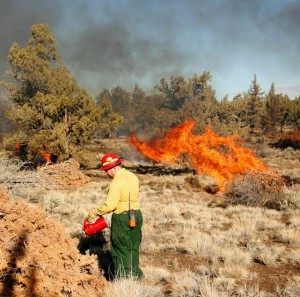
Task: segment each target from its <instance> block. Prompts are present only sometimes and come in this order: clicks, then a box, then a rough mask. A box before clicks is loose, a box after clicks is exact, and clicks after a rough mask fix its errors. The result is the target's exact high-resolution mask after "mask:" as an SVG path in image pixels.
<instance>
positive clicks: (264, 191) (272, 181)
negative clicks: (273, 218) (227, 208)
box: [226, 172, 285, 210]
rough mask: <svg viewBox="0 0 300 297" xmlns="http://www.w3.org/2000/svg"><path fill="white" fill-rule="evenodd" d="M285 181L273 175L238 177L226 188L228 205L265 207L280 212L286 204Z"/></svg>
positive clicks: (262, 174) (245, 175)
mask: <svg viewBox="0 0 300 297" xmlns="http://www.w3.org/2000/svg"><path fill="white" fill-rule="evenodd" d="M283 186H284V182H283V180H282V179H281V178H280V177H278V176H274V175H272V174H266V173H258V172H256V173H254V172H252V173H246V174H244V175H238V176H236V178H235V179H234V181H233V182H232V183H231V184H230V185H228V186H227V188H226V197H227V199H228V203H230V204H233V205H238V204H242V205H248V206H263V207H267V208H271V209H276V210H280V209H282V205H283V202H284V197H285V195H284V193H283V191H282V188H283Z"/></svg>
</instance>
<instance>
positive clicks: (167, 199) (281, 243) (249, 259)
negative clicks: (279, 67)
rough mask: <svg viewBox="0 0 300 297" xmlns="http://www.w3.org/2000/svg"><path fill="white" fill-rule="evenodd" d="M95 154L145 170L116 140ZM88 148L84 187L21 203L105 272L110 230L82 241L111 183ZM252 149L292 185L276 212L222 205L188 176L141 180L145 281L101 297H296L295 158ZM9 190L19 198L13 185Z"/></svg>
mask: <svg viewBox="0 0 300 297" xmlns="http://www.w3.org/2000/svg"><path fill="white" fill-rule="evenodd" d="M97 146H99V144H95V147H97ZM101 146H102V148H105V149H106V150H107V151H111V150H114V151H116V152H117V153H119V154H121V155H122V156H123V157H125V158H128V159H130V160H131V163H130V164H129V166H128V167H129V168H130V167H132V166H133V165H138V164H141V163H143V162H145V160H144V159H143V158H142V157H141V156H139V155H138V154H137V153H136V152H134V151H133V150H132V149H130V148H128V146H127V145H126V144H125V142H124V141H123V140H110V141H109V140H107V141H105V142H101ZM95 147H94V148H90V150H89V149H87V151H89V154H87V153H86V154H84V153H82V155H81V156H80V158H81V159H82V160H84V161H85V163H86V164H87V165H86V166H85V169H84V173H85V174H86V175H89V176H90V177H91V181H90V182H89V183H86V184H85V185H84V186H83V187H80V188H76V189H72V188H69V189H64V190H62V189H60V190H57V189H52V190H51V189H48V190H45V189H43V188H39V187H36V188H34V189H32V188H31V190H30V191H27V192H26V191H25V190H24V191H23V195H24V198H29V201H30V203H34V204H36V203H38V204H41V205H42V206H43V207H44V209H45V210H46V211H47V212H48V213H49V217H51V218H53V219H55V220H57V221H59V222H60V223H62V224H63V226H64V228H65V230H66V232H67V233H69V234H70V236H71V237H73V238H77V242H78V247H79V249H80V250H81V252H86V253H94V254H96V255H98V257H99V258H98V261H99V265H100V266H102V268H103V269H104V270H106V269H107V267H108V265H109V228H107V229H106V230H104V232H103V237H101V239H100V238H86V237H85V236H84V235H83V233H82V222H83V220H84V218H85V217H86V215H87V213H88V211H89V210H90V209H91V208H93V207H95V206H96V205H98V204H100V203H101V202H103V201H104V200H105V198H106V192H107V188H108V185H109V182H110V180H109V179H107V178H106V177H105V176H104V175H103V174H102V173H101V172H100V171H99V170H98V169H97V168H96V166H97V162H98V161H99V158H100V156H101V152H98V151H97V149H95ZM253 148H255V153H256V155H257V156H258V157H259V158H261V159H262V160H263V161H264V162H265V163H266V164H267V165H268V166H269V167H270V168H271V169H273V170H275V171H276V172H277V173H278V174H279V175H280V176H285V177H288V178H289V181H290V182H289V184H288V185H285V186H283V187H282V188H281V189H280V193H281V198H280V199H281V200H280V205H279V207H277V208H276V209H272V208H270V207H265V206H261V205H241V204H238V203H235V204H231V203H228V201H227V200H226V195H225V194H224V193H223V194H222V193H218V192H217V193H214V194H212V193H208V192H207V191H205V190H203V188H202V187H201V186H199V184H195V183H191V182H190V181H191V180H192V179H194V178H195V177H194V176H193V174H192V173H182V174H178V175H172V174H164V175H160V176H159V175H154V174H138V176H139V179H140V184H141V199H142V211H143V215H144V226H143V241H142V245H141V251H140V261H141V268H142V270H143V271H144V274H145V278H144V280H143V281H142V282H138V283H137V282H135V281H133V280H130V279H127V280H116V281H114V282H113V283H111V284H110V285H108V286H107V288H106V289H105V292H104V296H108V297H110V296H122V297H125V296H132V297H133V296H174V297H175V296H176V297H177V296H178V297H179V296H182V297H183V296H185V297H188V296H207V297H214V296H253V297H254V296H257V297H263V296H278V297H288V296H290V297H296V296H299V292H300V232H299V230H300V216H299V214H300V185H299V182H298V181H299V180H300V161H299V157H300V153H299V150H298V151H297V150H293V149H289V148H288V149H285V150H280V149H274V148H270V147H269V146H268V145H266V144H259V145H257V144H254V145H253ZM143 164H145V163H143ZM125 165H126V163H125ZM10 166H11V165H10ZM2 167H3V166H2ZM14 170H15V169H14ZM8 172H9V170H6V174H8ZM20 174H22V173H21V172H20ZM7 179H9V177H7ZM250 183H251V181H248V184H247V182H246V183H245V184H244V185H243V187H244V192H247V188H248V192H247V195H248V196H247V197H249V195H250V196H251V195H253V196H254V195H257V196H259V197H261V198H262V200H263V196H264V195H265V192H263V190H261V191H260V192H259V193H258V194H257V193H254V191H255V189H253V188H251V187H252V185H251V184H250ZM24 188H26V187H25V185H24ZM249 189H251V191H252V192H251V191H249ZM256 189H257V187H256ZM258 190H260V189H258ZM239 191H241V190H240V189H239ZM10 192H11V194H18V195H19V196H20V195H22V193H20V192H22V191H20V190H19V191H16V189H15V188H14V187H13V186H12V187H11V188H10ZM17 192H18V193H17ZM275 194H276V193H275V192H274V195H275ZM268 195H269V196H272V193H271V194H270V192H268ZM268 199H270V198H268ZM106 219H107V221H109V220H110V216H109V215H107V216H106ZM97 240H98V241H97ZM100 240H102V243H100V242H99V241H100ZM101 257H102V258H101Z"/></svg>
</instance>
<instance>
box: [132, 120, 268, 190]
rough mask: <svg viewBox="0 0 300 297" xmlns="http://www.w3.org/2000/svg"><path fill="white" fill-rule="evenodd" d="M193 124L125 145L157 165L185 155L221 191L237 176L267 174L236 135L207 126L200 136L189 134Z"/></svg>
mask: <svg viewBox="0 0 300 297" xmlns="http://www.w3.org/2000/svg"><path fill="white" fill-rule="evenodd" d="M195 124H196V123H195V122H194V121H185V122H183V123H182V124H180V125H179V126H177V127H175V128H173V129H171V130H169V131H168V132H167V133H166V135H165V137H164V138H158V137H156V138H154V139H152V140H150V141H149V142H145V141H142V140H140V139H138V138H137V136H136V135H135V134H132V135H131V136H130V138H129V139H128V143H130V144H131V145H132V146H134V147H135V148H136V149H137V150H138V151H139V152H141V153H142V154H144V155H145V156H147V157H149V158H151V159H152V160H154V161H156V162H158V163H161V162H166V163H169V164H172V163H175V162H176V161H177V160H178V158H179V157H180V155H182V154H187V155H188V156H189V158H190V162H191V165H192V166H193V167H194V169H195V170H196V172H197V173H198V174H208V175H210V176H212V177H214V178H215V179H216V180H217V182H218V184H219V186H220V188H223V187H224V184H225V183H226V182H228V183H230V182H231V181H232V180H233V177H234V175H236V174H242V173H245V172H252V171H253V172H254V171H259V172H267V171H269V170H268V168H267V166H266V165H265V164H264V163H263V162H262V161H261V160H259V159H258V158H257V157H256V156H255V155H254V153H253V152H252V151H251V150H250V149H247V148H243V147H241V146H240V144H241V141H240V138H239V136H238V135H233V136H227V137H221V136H219V135H218V134H216V133H215V132H214V131H213V130H212V128H211V127H209V126H207V127H206V130H205V133H203V134H192V133H191V131H192V129H193V128H194V126H195Z"/></svg>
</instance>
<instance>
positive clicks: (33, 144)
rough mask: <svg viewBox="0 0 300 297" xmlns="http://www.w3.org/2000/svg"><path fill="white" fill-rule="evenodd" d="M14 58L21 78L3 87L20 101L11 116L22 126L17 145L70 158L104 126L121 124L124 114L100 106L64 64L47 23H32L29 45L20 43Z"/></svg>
mask: <svg viewBox="0 0 300 297" xmlns="http://www.w3.org/2000/svg"><path fill="white" fill-rule="evenodd" d="M8 60H9V63H10V66H11V71H10V73H9V75H10V77H11V78H12V79H14V81H15V82H14V83H7V82H2V85H3V86H4V87H5V88H6V89H7V91H8V92H9V94H10V99H11V100H12V102H13V103H15V105H14V106H13V107H12V108H11V110H9V111H8V112H7V117H8V118H10V119H11V120H13V121H14V122H16V123H17V125H18V127H19V131H18V133H17V134H15V135H14V136H13V137H12V138H11V144H12V142H16V143H27V144H28V149H29V151H30V152H32V154H33V155H34V154H35V153H36V152H37V151H38V150H39V149H40V148H41V146H43V145H45V144H47V150H48V153H51V154H55V155H57V156H59V158H60V160H64V159H67V158H68V157H69V155H70V153H72V151H75V150H76V149H77V147H80V146H81V145H82V144H84V143H86V142H88V141H90V140H91V139H92V138H93V137H94V136H95V134H96V132H98V131H99V130H101V129H103V131H105V132H107V130H108V129H115V127H116V126H117V125H118V124H119V122H120V117H119V116H118V115H117V114H115V113H113V112H112V110H111V108H110V107H109V105H107V104H104V105H102V106H98V107H97V106H96V105H95V102H94V100H93V99H92V97H91V96H90V95H89V94H88V93H87V91H86V90H84V89H81V88H80V87H79V86H78V85H77V83H76V81H75V79H74V78H72V77H71V76H70V74H69V71H68V70H67V69H66V68H65V67H64V66H63V65H62V64H61V62H60V56H59V54H58V53H57V51H56V44H55V37H54V35H53V33H52V32H51V29H50V27H49V26H48V25H47V24H37V25H34V26H32V36H31V38H30V39H29V41H28V44H27V46H26V47H25V48H23V49H21V48H20V47H19V45H18V44H16V43H14V44H13V45H12V47H11V49H10V50H9V55H8ZM110 120H112V121H111V122H109V124H107V123H108V121H110ZM8 144H9V141H8Z"/></svg>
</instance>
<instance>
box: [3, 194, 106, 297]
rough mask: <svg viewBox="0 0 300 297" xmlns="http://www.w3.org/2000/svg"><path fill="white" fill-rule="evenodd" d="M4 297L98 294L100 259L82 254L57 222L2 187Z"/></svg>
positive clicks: (102, 281)
mask: <svg viewBox="0 0 300 297" xmlns="http://www.w3.org/2000/svg"><path fill="white" fill-rule="evenodd" d="M0 234H1V238H0V253H1V257H0V296H10V297H12V296H14V297H17V296H22V297H23V296H28V297H29V296H30V297H32V296H33V297H34V296H39V297H41V296H51V297H52V296H69V297H70V296H98V295H99V294H100V293H101V291H102V290H103V287H104V285H105V283H106V280H105V279H104V277H103V276H102V274H101V273H100V272H99V269H98V267H97V260H96V258H95V256H88V255H81V254H80V253H79V251H78V250H77V249H76V242H75V240H73V239H71V238H70V237H69V236H68V235H67V234H66V233H65V231H64V230H63V227H62V226H61V225H59V224H58V223H57V222H54V221H52V220H51V219H49V218H47V214H46V213H45V212H44V211H43V210H42V209H40V208H38V207H36V206H34V207H33V206H30V205H29V204H28V203H27V202H26V201H25V200H23V199H20V198H17V199H13V198H10V197H9V195H8V194H7V192H6V191H5V189H3V188H0Z"/></svg>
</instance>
